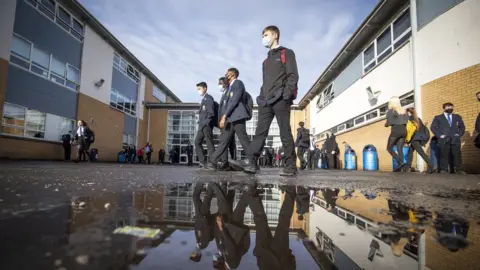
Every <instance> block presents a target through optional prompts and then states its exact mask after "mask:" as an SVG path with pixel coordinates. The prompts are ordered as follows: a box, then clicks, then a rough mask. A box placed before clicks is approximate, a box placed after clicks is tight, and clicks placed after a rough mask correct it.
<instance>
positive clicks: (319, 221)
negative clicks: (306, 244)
mask: <svg viewBox="0 0 480 270" xmlns="http://www.w3.org/2000/svg"><path fill="white" fill-rule="evenodd" d="M309 226H310V236H309V239H310V240H311V241H314V242H315V243H317V242H316V236H315V234H316V233H317V231H318V230H317V227H318V228H320V230H322V231H323V232H324V233H325V234H326V235H327V236H328V237H329V238H330V239H332V241H333V244H334V245H335V246H336V247H338V248H339V249H341V250H342V251H343V252H344V253H345V254H346V255H347V256H348V257H349V258H350V259H352V260H353V261H354V262H355V263H356V264H357V265H358V266H360V267H361V268H363V269H402V270H403V269H417V268H418V262H417V261H415V260H414V259H412V258H410V257H408V256H407V255H405V254H404V255H403V256H401V257H396V256H395V255H393V253H392V249H391V247H390V245H388V244H386V243H384V242H382V241H380V240H378V239H376V238H375V237H374V236H373V235H371V234H370V233H368V232H365V231H362V230H360V229H359V228H358V227H357V226H355V225H348V223H347V222H346V221H345V220H344V219H342V218H340V217H338V216H336V215H334V214H332V213H329V212H327V210H325V209H323V208H322V207H320V206H317V207H315V211H313V212H310V224H309ZM340 233H344V234H345V235H344V236H342V235H340ZM373 239H376V240H377V241H378V243H379V244H380V251H381V252H382V253H383V258H381V257H379V256H375V259H374V260H373V262H371V261H369V260H368V258H367V256H368V252H369V251H370V243H371V242H372V240H373ZM425 269H427V268H425Z"/></svg>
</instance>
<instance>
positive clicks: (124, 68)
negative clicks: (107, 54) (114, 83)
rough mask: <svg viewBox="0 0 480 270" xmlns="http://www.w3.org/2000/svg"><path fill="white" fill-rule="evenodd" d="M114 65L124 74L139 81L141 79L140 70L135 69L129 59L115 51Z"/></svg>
mask: <svg viewBox="0 0 480 270" xmlns="http://www.w3.org/2000/svg"><path fill="white" fill-rule="evenodd" d="M113 67H115V68H116V69H118V70H119V71H120V72H122V73H123V74H125V75H127V76H128V77H129V78H130V79H132V80H133V81H135V82H136V83H138V82H139V81H140V72H138V70H137V69H135V68H134V67H133V66H132V65H131V64H129V63H128V62H127V60H125V59H123V58H122V57H121V56H120V55H118V54H117V53H115V54H114V55H113Z"/></svg>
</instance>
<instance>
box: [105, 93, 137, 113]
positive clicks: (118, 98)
mask: <svg viewBox="0 0 480 270" xmlns="http://www.w3.org/2000/svg"><path fill="white" fill-rule="evenodd" d="M110 107H112V108H115V109H118V110H120V111H122V112H125V113H127V114H130V115H133V116H135V115H136V108H137V106H136V101H135V100H131V99H129V98H127V97H125V96H123V95H122V94H120V93H118V92H117V91H116V90H114V89H112V91H111V92H110Z"/></svg>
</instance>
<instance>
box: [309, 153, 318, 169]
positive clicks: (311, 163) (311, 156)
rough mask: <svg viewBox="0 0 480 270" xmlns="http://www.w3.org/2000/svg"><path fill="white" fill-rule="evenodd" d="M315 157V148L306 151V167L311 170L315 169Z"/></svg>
mask: <svg viewBox="0 0 480 270" xmlns="http://www.w3.org/2000/svg"><path fill="white" fill-rule="evenodd" d="M315 160H316V157H315V150H313V151H312V150H309V151H308V166H307V167H308V168H309V169H311V170H315V168H316V166H317V164H316V163H315Z"/></svg>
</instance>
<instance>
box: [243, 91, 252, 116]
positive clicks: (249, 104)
mask: <svg viewBox="0 0 480 270" xmlns="http://www.w3.org/2000/svg"><path fill="white" fill-rule="evenodd" d="M245 94H246V95H247V100H246V104H245V108H246V109H247V114H248V118H247V120H250V119H252V116H253V98H252V96H251V95H250V94H249V93H247V92H245Z"/></svg>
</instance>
